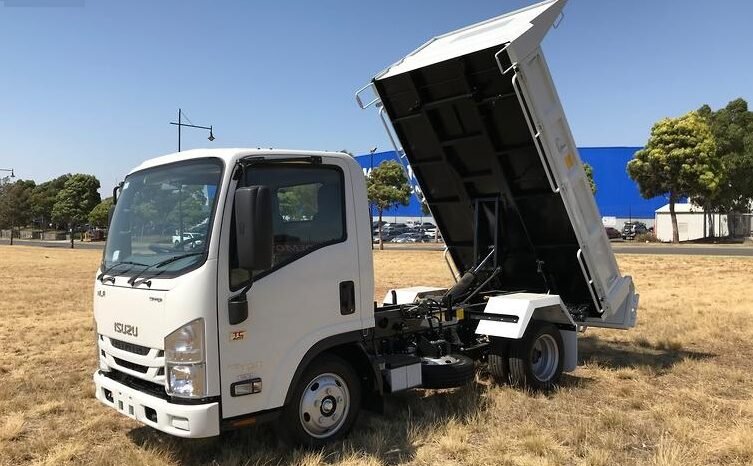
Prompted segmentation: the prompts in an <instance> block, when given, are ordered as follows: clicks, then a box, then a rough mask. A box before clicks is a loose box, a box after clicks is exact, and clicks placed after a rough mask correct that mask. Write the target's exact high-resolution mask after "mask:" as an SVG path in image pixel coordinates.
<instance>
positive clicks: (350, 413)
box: [277, 353, 361, 448]
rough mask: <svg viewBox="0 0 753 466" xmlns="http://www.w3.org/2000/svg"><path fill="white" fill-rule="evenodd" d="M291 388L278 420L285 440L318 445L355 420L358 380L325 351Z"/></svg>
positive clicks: (347, 428) (343, 432) (345, 430)
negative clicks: (291, 393) (290, 394)
mask: <svg viewBox="0 0 753 466" xmlns="http://www.w3.org/2000/svg"><path fill="white" fill-rule="evenodd" d="M293 390H294V391H293V396H292V397H291V402H290V403H289V404H288V405H286V406H285V407H284V408H283V411H282V414H281V416H280V419H279V420H278V423H277V430H278V434H280V437H281V438H282V440H283V441H285V442H286V443H289V444H292V445H301V446H304V447H308V448H319V447H322V446H324V445H325V444H327V443H329V442H332V441H334V440H337V439H339V438H341V437H343V436H344V435H346V434H347V433H348V432H349V431H350V429H351V428H352V427H353V424H354V423H355V422H356V418H357V417H358V411H359V409H360V406H361V383H360V381H359V379H358V375H357V374H356V372H355V371H354V370H353V368H352V367H351V366H350V365H349V364H348V363H347V362H345V361H344V360H342V359H340V358H338V357H337V356H334V355H331V354H326V353H325V354H323V355H322V356H319V357H318V358H317V359H315V360H314V361H313V362H312V363H311V364H310V365H309V367H307V368H306V370H305V371H304V373H303V375H302V376H301V378H300V381H299V382H298V384H297V385H296V386H295V387H294V388H293Z"/></svg>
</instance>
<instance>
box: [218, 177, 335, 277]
mask: <svg viewBox="0 0 753 466" xmlns="http://www.w3.org/2000/svg"><path fill="white" fill-rule="evenodd" d="M343 184H344V183H343V173H342V170H340V169H339V168H338V167H335V166H317V167H309V166H307V167H301V166H300V165H298V164H296V165H292V164H288V165H285V164H276V165H268V166H254V167H251V168H249V170H248V171H247V173H246V178H245V180H244V185H245V186H259V185H263V186H267V187H268V188H269V189H270V191H271V193H272V231H273V235H274V253H273V259H272V267H271V268H270V269H269V270H263V271H259V272H255V273H254V274H255V276H256V277H258V276H261V275H266V274H268V273H270V272H271V271H274V270H276V269H278V268H280V267H283V266H284V265H286V264H288V263H290V262H293V261H295V260H296V259H298V258H300V257H303V256H305V255H306V254H308V253H310V252H312V251H314V250H316V249H319V248H321V247H324V246H327V245H330V244H334V243H338V242H341V241H345V239H346V236H347V235H346V229H345V195H344V186H343ZM235 246H236V245H235V221H233V224H232V225H231V247H230V254H231V257H230V263H231V272H230V285H231V288H233V289H237V288H239V287H240V286H242V285H243V284H244V283H246V282H248V278H249V277H248V272H247V271H245V270H241V269H239V268H238V267H237V257H236V247H235Z"/></svg>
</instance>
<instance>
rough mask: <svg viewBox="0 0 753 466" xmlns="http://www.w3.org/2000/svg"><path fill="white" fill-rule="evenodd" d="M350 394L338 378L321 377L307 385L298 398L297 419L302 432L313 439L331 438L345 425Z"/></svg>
mask: <svg viewBox="0 0 753 466" xmlns="http://www.w3.org/2000/svg"><path fill="white" fill-rule="evenodd" d="M349 406H350V392H349V391H348V387H347V385H346V384H345V381H344V380H343V379H342V377H340V376H339V375H337V374H332V373H327V374H321V375H319V376H317V377H314V379H313V380H312V381H311V382H309V384H308V385H307V386H306V389H305V390H304V391H303V395H302V396H301V402H300V404H299V410H298V413H299V418H300V421H301V425H302V426H303V430H305V431H306V433H308V434H309V435H311V436H312V437H315V438H327V437H330V436H332V435H334V434H335V433H336V432H337V431H338V430H340V428H341V427H342V426H343V424H344V423H345V418H346V417H347V414H348V409H349Z"/></svg>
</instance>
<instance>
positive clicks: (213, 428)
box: [94, 371, 220, 438]
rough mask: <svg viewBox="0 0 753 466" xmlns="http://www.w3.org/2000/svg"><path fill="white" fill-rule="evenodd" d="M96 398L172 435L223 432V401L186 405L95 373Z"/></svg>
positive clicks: (98, 372)
mask: <svg viewBox="0 0 753 466" xmlns="http://www.w3.org/2000/svg"><path fill="white" fill-rule="evenodd" d="M94 385H95V387H96V393H95V396H96V398H97V399H98V400H99V401H100V402H102V403H103V404H105V405H107V406H109V407H111V408H114V409H116V410H117V411H119V412H120V413H121V414H124V415H126V416H128V417H130V418H132V419H135V420H137V421H139V422H141V423H142V424H145V425H147V426H150V427H154V428H155V429H157V430H161V431H162V432H166V433H168V434H170V435H175V436H178V437H188V438H202V437H214V436H217V435H220V406H219V403H216V402H215V403H206V404H198V405H183V404H176V403H170V402H169V401H167V400H163V399H161V398H157V397H156V396H153V395H150V394H148V393H144V392H141V391H139V390H136V389H134V388H131V387H128V386H127V385H124V384H122V383H120V382H118V381H116V380H113V379H111V378H109V377H107V376H105V375H104V374H102V372H100V371H96V372H95V373H94Z"/></svg>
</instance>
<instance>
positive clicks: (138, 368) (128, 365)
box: [113, 358, 149, 374]
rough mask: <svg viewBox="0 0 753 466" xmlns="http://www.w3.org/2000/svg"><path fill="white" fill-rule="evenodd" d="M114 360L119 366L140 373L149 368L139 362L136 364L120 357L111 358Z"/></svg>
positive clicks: (144, 372)
mask: <svg viewBox="0 0 753 466" xmlns="http://www.w3.org/2000/svg"><path fill="white" fill-rule="evenodd" d="M113 359H114V360H115V363H116V364H117V365H118V366H120V367H125V368H126V369H131V370H132V371H136V372H141V373H142V374H146V371H148V370H149V368H148V367H146V366H142V365H141V364H136V363H133V362H130V361H125V360H123V359H120V358H113Z"/></svg>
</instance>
